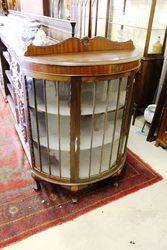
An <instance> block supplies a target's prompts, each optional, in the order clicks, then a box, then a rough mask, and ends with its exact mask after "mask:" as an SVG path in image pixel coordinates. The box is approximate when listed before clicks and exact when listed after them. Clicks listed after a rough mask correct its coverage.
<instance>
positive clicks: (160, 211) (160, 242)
mask: <svg viewBox="0 0 167 250" xmlns="http://www.w3.org/2000/svg"><path fill="white" fill-rule="evenodd" d="M142 124H143V123H142V119H137V121H136V123H135V126H133V127H131V131H130V138H129V148H130V149H131V150H132V151H133V152H135V153H137V154H138V155H139V156H140V157H141V158H142V159H144V161H145V162H147V163H149V164H150V165H151V166H152V167H153V168H154V169H155V170H156V171H157V172H158V173H160V174H161V175H162V176H163V177H164V180H162V181H160V182H158V183H156V184H154V185H152V186H150V187H147V188H144V189H141V190H139V191H138V192H135V193H133V194H130V195H128V196H126V197H123V198H121V199H120V200H117V201H114V202H111V203H110V204H107V205H105V206H103V207H101V208H98V209H95V210H93V211H91V212H89V213H87V214H85V215H83V216H80V217H79V218H77V219H75V220H73V221H70V222H67V223H64V224H62V225H60V226H56V227H53V228H50V229H48V230H46V231H44V232H42V233H39V234H36V235H34V236H32V237H29V238H27V239H26V240H23V241H21V242H19V243H17V244H13V245H11V246H9V247H6V248H4V249H5V250H16V249H17V250H30V249H31V250H46V249H47V250H89V249H91V250H110V249H111V250H129V249H130V250H131V249H135V250H167V180H166V179H167V151H166V150H164V149H162V148H161V147H159V148H157V147H155V146H154V143H148V142H146V133H141V132H140V130H141V127H142ZM146 131H147V129H146Z"/></svg>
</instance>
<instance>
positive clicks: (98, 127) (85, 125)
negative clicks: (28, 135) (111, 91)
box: [31, 110, 123, 151]
mask: <svg viewBox="0 0 167 250" xmlns="http://www.w3.org/2000/svg"><path fill="white" fill-rule="evenodd" d="M118 113H119V114H118V116H119V118H118V119H117V126H118V127H119V128H120V125H121V121H122V119H121V117H122V113H123V110H120V111H119V112H118ZM108 116H109V117H108V124H107V128H106V131H105V140H104V144H108V143H111V141H112V133H113V129H114V124H113V123H114V122H113V116H114V114H112V113H110V114H109V115H108ZM31 121H33V123H32V124H34V126H33V127H32V136H33V140H34V141H35V142H36V143H37V142H38V139H37V132H36V124H35V123H36V122H35V116H34V117H33V114H32V113H31ZM69 122H70V120H69V119H68V118H65V117H62V118H61V122H60V126H61V128H60V138H59V136H58V135H57V133H56V132H58V119H57V118H56V117H53V116H48V131H49V148H50V149H51V150H59V148H60V149H61V151H70V136H69V131H70V128H69ZM95 123H96V124H95V126H94V131H93V138H94V139H93V143H92V148H97V147H99V146H101V145H102V141H103V127H104V115H98V116H97V117H96V122H95ZM38 126H39V133H40V136H39V141H40V145H41V146H43V147H45V148H47V147H48V140H47V135H46V124H45V117H44V116H43V115H40V116H38ZM91 131H92V119H91V117H90V118H87V119H84V118H83V119H82V121H81V143H80V150H86V149H89V148H90V143H91V141H90V138H91ZM115 138H119V132H117V131H116V135H115ZM59 142H60V144H59Z"/></svg>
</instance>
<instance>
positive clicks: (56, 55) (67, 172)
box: [1, 33, 140, 191]
mask: <svg viewBox="0 0 167 250" xmlns="http://www.w3.org/2000/svg"><path fill="white" fill-rule="evenodd" d="M8 39H9V38H8V37H6V36H5V35H4V34H3V33H1V41H2V44H3V45H4V47H3V46H2V54H1V57H3V58H2V61H3V60H6V63H7V64H8V67H7V68H4V69H3V70H4V72H5V75H6V76H5V77H7V79H6V80H5V81H4V85H5V88H6V89H7V91H6V95H7V100H8V102H9V104H10V105H11V108H12V111H13V114H14V116H15V118H16V130H17V132H18V134H19V136H20V139H21V141H22V144H23V147H24V149H25V152H26V154H27V157H28V159H29V162H30V164H31V172H32V176H33V177H34V178H35V180H36V181H37V187H38V188H39V186H40V185H39V180H45V181H48V182H51V183H56V184H61V185H62V186H66V187H67V188H70V190H72V191H77V190H78V189H80V188H83V187H85V186H86V185H88V184H91V183H94V182H97V181H100V180H102V179H104V178H107V177H109V176H116V175H119V174H120V173H121V170H122V169H123V167H124V163H125V160H126V151H127V140H128V133H129V127H130V120H131V111H132V94H133V80H134V74H135V72H136V70H137V69H138V67H139V64H140V62H139V54H138V52H137V51H136V50H135V49H134V45H133V43H132V42H131V41H128V42H125V43H118V42H111V41H110V40H108V39H106V38H102V37H96V38H94V39H88V38H85V39H81V40H80V39H78V38H68V39H66V40H64V41H63V42H61V43H57V44H55V45H52V46H46V47H40V46H32V45H30V46H28V47H27V51H26V52H24V53H23V54H20V53H18V51H17V49H16V48H15V47H12V44H11V43H10V42H9V40H8ZM101 48H102V49H103V50H101ZM95 52H96V53H95ZM6 66H7V65H6Z"/></svg>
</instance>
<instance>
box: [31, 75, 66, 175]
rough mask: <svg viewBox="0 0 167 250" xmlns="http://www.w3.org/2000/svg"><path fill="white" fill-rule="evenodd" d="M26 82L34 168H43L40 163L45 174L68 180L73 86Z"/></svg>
mask: <svg viewBox="0 0 167 250" xmlns="http://www.w3.org/2000/svg"><path fill="white" fill-rule="evenodd" d="M27 82H28V93H29V106H30V118H31V127H32V138H33V143H34V156H35V162H36V163H35V165H36V167H37V168H38V169H40V161H41V168H42V171H43V172H45V173H47V174H49V175H50V174H51V175H53V176H56V177H67V178H69V177H70V117H69V115H70V112H69V110H70V109H69V105H70V103H69V102H70V84H69V83H65V82H56V81H55V82H53V81H52V82H51V81H43V80H35V82H34V84H33V82H31V81H30V79H29V81H27ZM33 85H34V86H35V88H34V87H33ZM34 90H35V91H34ZM65 107H66V108H65Z"/></svg>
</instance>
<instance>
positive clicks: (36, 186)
mask: <svg viewBox="0 0 167 250" xmlns="http://www.w3.org/2000/svg"><path fill="white" fill-rule="evenodd" d="M31 176H32V178H33V179H34V181H35V184H34V190H35V191H39V190H41V184H40V181H39V180H38V179H37V178H36V177H35V176H34V174H31Z"/></svg>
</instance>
